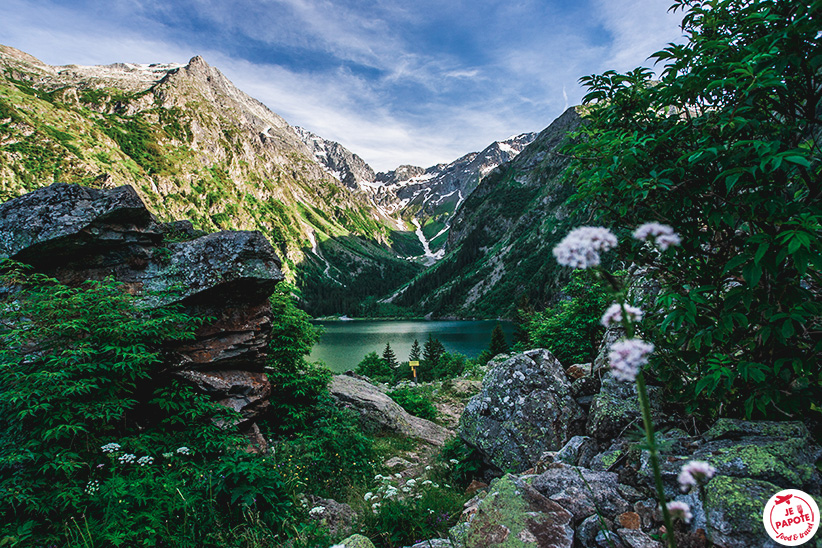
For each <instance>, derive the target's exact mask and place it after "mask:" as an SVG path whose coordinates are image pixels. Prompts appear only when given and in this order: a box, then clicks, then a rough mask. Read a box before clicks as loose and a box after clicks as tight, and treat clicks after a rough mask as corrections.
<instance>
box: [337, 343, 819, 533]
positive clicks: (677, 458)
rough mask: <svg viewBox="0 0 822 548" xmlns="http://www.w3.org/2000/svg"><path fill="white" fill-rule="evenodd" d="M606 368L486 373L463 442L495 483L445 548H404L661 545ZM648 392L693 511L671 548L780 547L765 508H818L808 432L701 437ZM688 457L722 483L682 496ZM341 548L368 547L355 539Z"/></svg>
mask: <svg viewBox="0 0 822 548" xmlns="http://www.w3.org/2000/svg"><path fill="white" fill-rule="evenodd" d="M606 341H607V338H606ZM606 349H607V343H606V344H604V345H603V352H604V351H605V350H606ZM600 357H602V356H600ZM603 364H604V361H603V360H602V359H598V360H597V361H596V362H595V363H594V364H593V368H592V367H591V365H592V364H575V365H573V366H570V367H565V366H563V365H562V364H560V363H559V361H557V360H556V358H554V357H553V356H552V355H551V354H550V352H548V351H547V350H542V349H537V350H530V351H527V352H524V353H520V354H513V355H501V356H498V357H497V358H496V359H495V360H493V361H492V362H490V363H489V366H488V372H487V373H486V375H485V378H484V380H483V389H482V391H481V392H480V393H479V394H477V395H476V396H474V397H473V398H472V399H471V400H470V402H469V403H468V405H467V407H466V409H465V412H464V413H463V415H462V420H461V423H460V427H459V432H458V434H459V436H460V437H462V439H463V440H464V441H465V442H466V443H468V444H469V445H471V446H473V447H474V448H476V449H477V450H478V451H479V452H480V454H481V455H482V457H483V458H484V459H485V461H486V463H487V466H488V468H487V472H486V473H487V477H486V479H487V480H488V482H489V484H479V483H478V482H475V484H476V487H474V489H477V488H478V489H479V490H478V491H477V494H476V496H474V497H473V498H472V499H471V500H470V501H468V502H467V503H466V504H465V511H464V512H463V515H462V517H461V519H460V521H459V523H458V524H457V525H456V526H455V527H453V528H452V529H451V530H450V534H449V536H448V538H440V539H428V540H425V541H423V542H420V543H418V544H415V545H413V547H408V548H429V547H432V546H434V547H439V548H497V547H499V548H502V547H506V548H508V547H510V548H528V547H534V548H560V547H563V548H606V547H615V548H662V547H663V543H662V542H660V532H661V531H662V530H664V529H662V528H663V527H664V526H663V523H662V516H661V512H660V510H659V504H658V502H657V500H656V499H655V491H654V484H653V476H652V473H651V469H650V463H649V458H648V453H647V451H644V450H643V449H642V446H641V443H640V442H639V439H641V438H640V436H639V435H634V434H633V432H634V431H636V430H637V429H638V426H639V425H638V414H639V411H638V404H637V399H636V390H635V388H634V386H633V385H632V384H629V383H623V382H620V381H617V380H615V379H614V378H613V377H612V376H611V374H610V372H609V371H608V370H607V368H603V367H602V365H603ZM651 394H652V399H653V400H654V401H653V405H654V408H655V415H656V418H655V422H656V424H657V428H658V431H659V432H663V433H662V434H661V440H662V444H663V447H664V449H663V452H662V476H663V482H664V486H665V491H666V495H667V497H668V500H669V501H670V500H676V501H681V502H685V503H687V504H688V505H689V506H690V508H691V512H692V513H693V519H692V520H691V521H690V522H689V523H683V522H677V525H676V536H677V546H680V547H688V548H696V547H707V546H711V545H713V546H717V547H722V548H751V547H761V548H777V547H778V546H779V545H778V544H776V543H775V542H773V541H772V540H771V539H770V537H768V535H767V533H766V532H765V529H764V527H763V526H762V509H763V508H764V507H765V503H766V502H767V501H768V499H769V498H770V497H771V496H773V495H774V494H775V493H777V492H779V491H780V490H782V489H801V490H804V491H805V492H807V493H809V494H811V495H812V496H814V497H815V498H816V500H817V501H818V502H819V503H822V475H820V472H819V469H818V463H819V462H820V459H822V447H820V446H819V445H818V444H817V443H816V442H815V440H814V438H813V437H812V435H811V434H810V432H809V430H808V428H807V427H806V425H804V424H803V423H802V422H770V421H744V420H737V419H719V420H718V421H716V423H715V424H713V425H712V426H710V427H709V428H706V429H703V430H701V431H695V430H694V429H693V425H684V424H682V423H681V421H680V419H678V418H677V415H676V413H675V412H674V411H675V410H671V409H670V408H668V407H667V406H666V404H665V402H662V401H660V398H659V388H658V387H654V388H653V390H652V391H651ZM683 426H689V428H690V430H689V431H686V430H685V429H683ZM690 460H699V461H705V462H708V463H710V464H711V465H712V466H714V467H715V469H716V475H714V476H713V477H712V478H711V479H710V481H709V482H708V483H707V485H706V486H705V488H704V490H702V491H700V490H696V489H695V490H692V491H690V492H688V493H684V492H683V491H682V490H681V489H680V486H679V482H678V478H677V476H678V474H679V472H680V468H681V467H682V465H683V464H685V463H686V462H688V461H690ZM342 544H343V545H344V546H346V547H352V546H357V547H365V548H370V547H371V546H373V545H372V544H371V543H370V542H369V541H368V540H367V539H365V538H364V537H360V536H357V535H355V537H352V538H350V539H346V540H345V541H343V543H342ZM809 545H810V546H820V545H822V541H819V540H815V541H813V542H811V543H810V544H809Z"/></svg>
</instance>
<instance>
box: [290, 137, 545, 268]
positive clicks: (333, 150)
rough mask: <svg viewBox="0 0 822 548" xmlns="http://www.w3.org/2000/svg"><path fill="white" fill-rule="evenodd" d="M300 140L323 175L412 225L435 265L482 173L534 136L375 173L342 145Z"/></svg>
mask: <svg viewBox="0 0 822 548" xmlns="http://www.w3.org/2000/svg"><path fill="white" fill-rule="evenodd" d="M297 131H298V132H299V134H300V136H301V138H302V140H303V142H304V143H305V144H306V145H307V146H308V147H310V148H311V150H312V152H313V154H314V158H315V159H316V161H317V162H318V163H319V164H320V165H322V166H323V167H324V168H325V169H326V171H327V172H328V173H330V174H332V175H333V176H334V177H335V178H336V179H337V180H339V181H341V182H342V183H343V184H345V185H346V186H348V187H349V188H353V189H358V190H364V191H365V192H367V193H368V194H369V195H370V197H371V200H372V203H373V205H374V207H376V208H377V209H378V210H379V211H380V212H381V213H382V214H383V215H387V216H390V215H394V214H397V213H399V215H400V216H401V217H402V218H403V219H405V220H407V221H409V222H411V223H412V224H413V225H414V226H415V228H416V234H417V237H418V239H419V242H420V245H421V247H420V248H419V249H418V251H419V253H416V255H421V256H422V257H423V261H424V262H425V263H426V264H428V265H431V264H434V263H435V262H436V261H437V260H439V259H441V258H442V257H443V255H444V254H445V247H446V243H447V241H448V230H449V227H450V223H451V217H452V216H453V215H454V213H455V212H456V210H457V209H458V208H459V206H460V204H462V203H463V202H464V201H465V199H466V198H467V197H468V196H469V195H470V194H471V193H472V192H473V191H474V189H476V188H477V186H479V184H480V181H481V180H482V178H483V177H485V175H487V174H488V173H490V172H491V171H492V170H493V169H494V168H496V167H497V166H499V165H501V164H504V163H506V162H509V161H510V160H512V159H513V158H515V157H516V156H517V154H519V153H520V152H521V151H522V150H523V149H524V148H525V147H526V146H527V145H528V144H529V143H531V142H532V141H533V140H534V139H535V138H536V137H537V134H536V133H523V134H521V135H517V136H514V137H510V138H509V139H506V140H504V141H496V142H494V143H491V144H490V145H489V146H488V147H486V148H485V149H484V150H483V151H481V152H471V153H469V154H466V155H465V156H463V157H461V158H459V159H457V160H455V161H453V162H451V163H448V164H437V165H435V166H431V167H429V168H427V169H426V168H422V167H418V166H410V165H402V166H399V167H398V168H397V169H395V170H392V171H388V172H380V173H377V174H375V173H374V171H373V169H371V167H370V166H368V165H367V164H366V163H365V162H364V161H363V160H362V158H360V157H359V156H357V155H356V154H354V153H352V152H350V151H349V150H347V149H346V148H345V147H343V146H342V145H341V144H340V143H337V142H335V141H328V140H326V139H323V138H322V137H320V136H319V135H315V134H313V133H311V132H309V131H306V130H304V129H301V128H297Z"/></svg>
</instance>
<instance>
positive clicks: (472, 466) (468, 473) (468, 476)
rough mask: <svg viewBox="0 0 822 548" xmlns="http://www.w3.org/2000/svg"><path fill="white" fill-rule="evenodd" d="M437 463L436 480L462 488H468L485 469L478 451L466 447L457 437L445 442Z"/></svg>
mask: <svg viewBox="0 0 822 548" xmlns="http://www.w3.org/2000/svg"><path fill="white" fill-rule="evenodd" d="M437 461H438V463H439V466H437V468H436V470H437V471H438V475H437V478H438V479H439V480H440V481H441V482H445V483H449V484H451V485H454V486H459V487H462V488H465V487H468V485H469V484H470V483H471V482H472V481H473V480H474V479H476V478H477V476H478V474H479V472H481V471H482V470H483V468H485V467H484V465H483V461H482V455H480V453H479V451H477V450H476V449H474V448H473V447H471V446H469V445H466V443H465V442H464V441H462V438H460V437H459V436H455V437H453V438H451V439H450V440H448V441H447V442H445V445H443V446H442V450H441V451H440V453H439V455H437Z"/></svg>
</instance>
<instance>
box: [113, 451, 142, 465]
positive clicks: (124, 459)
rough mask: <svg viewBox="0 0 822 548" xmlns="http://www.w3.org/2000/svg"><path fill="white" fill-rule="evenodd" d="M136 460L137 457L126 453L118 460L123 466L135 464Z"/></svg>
mask: <svg viewBox="0 0 822 548" xmlns="http://www.w3.org/2000/svg"><path fill="white" fill-rule="evenodd" d="M136 458H137V455H133V454H131V453H125V454H123V455H120V458H119V459H117V460H119V461H120V462H122V463H123V464H131V463H132V462H134V459H136Z"/></svg>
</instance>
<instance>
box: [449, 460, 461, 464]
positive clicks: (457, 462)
mask: <svg viewBox="0 0 822 548" xmlns="http://www.w3.org/2000/svg"><path fill="white" fill-rule="evenodd" d="M448 462H450V463H451V464H459V462H460V461H458V460H457V459H449V460H448Z"/></svg>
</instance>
